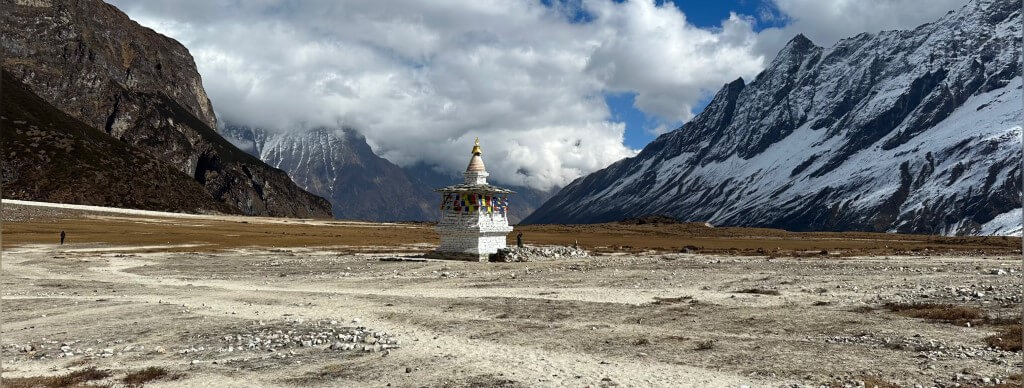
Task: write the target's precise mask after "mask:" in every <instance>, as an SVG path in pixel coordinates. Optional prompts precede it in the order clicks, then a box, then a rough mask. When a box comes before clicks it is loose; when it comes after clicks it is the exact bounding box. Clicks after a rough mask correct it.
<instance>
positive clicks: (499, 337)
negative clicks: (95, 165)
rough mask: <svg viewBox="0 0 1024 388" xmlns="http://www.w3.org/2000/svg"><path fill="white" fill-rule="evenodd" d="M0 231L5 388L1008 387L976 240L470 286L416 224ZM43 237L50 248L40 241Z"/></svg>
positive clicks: (10, 217)
mask: <svg viewBox="0 0 1024 388" xmlns="http://www.w3.org/2000/svg"><path fill="white" fill-rule="evenodd" d="M4 217H5V221H6V222H5V223H4V226H3V228H4V231H3V240H4V241H3V244H4V248H5V249H4V255H3V262H2V306H0V307H2V310H3V318H2V319H3V322H2V323H3V325H2V335H0V339H2V344H0V346H2V350H0V355H2V359H3V372H2V373H3V379H4V383H5V384H4V385H7V384H11V385H13V384H18V383H25V382H28V381H38V379H41V378H43V377H42V376H55V375H65V374H67V373H69V372H71V371H75V370H83V369H86V368H90V367H95V368H96V369H97V370H99V371H105V373H102V374H101V375H98V376H95V378H97V380H96V381H94V382H95V383H113V384H114V385H115V386H118V385H123V384H126V383H127V382H130V381H138V380H123V379H124V378H125V377H126V376H128V375H129V374H130V373H133V372H138V371H142V370H144V369H145V368H148V367H156V368H157V369H152V370H151V371H154V370H159V371H160V372H161V373H151V374H152V375H154V379H153V380H152V381H151V382H149V383H147V384H146V386H153V387H158V386H253V385H256V386H376V387H383V386H389V385H390V386H453V387H460V386H465V387H469V386H473V387H476V386H484V387H533V386H672V387H678V386H701V387H703V386H732V387H737V386H742V385H747V386H789V385H803V384H812V385H814V386H818V385H822V384H825V385H830V386H842V385H843V384H844V383H846V384H856V383H857V382H858V381H867V382H868V383H869V384H870V383H874V384H885V383H891V384H898V385H900V386H903V385H910V386H913V384H922V385H924V386H931V385H940V386H953V385H954V384H962V385H964V386H974V385H995V384H997V382H998V383H1002V384H1019V381H1016V380H1012V379H1011V380H1010V381H1009V383H1008V382H1007V380H1008V378H1010V377H1012V376H1014V375H1016V373H1018V371H1019V370H1020V369H1021V368H1022V366H1024V364H1022V360H1021V353H1020V351H1010V350H1002V349H1000V347H1005V348H1012V344H1011V343H1012V342H1013V341H1012V339H1013V338H1012V337H1011V335H1008V334H1005V333H1007V332H1008V331H1009V330H1012V329H1013V328H1014V326H1013V323H1012V322H1013V320H1014V317H1019V310H1018V309H1017V308H1016V306H1019V304H1020V303H1021V302H1022V298H1024V296H1022V290H1021V288H1020V287H1019V284H1020V282H1021V280H1022V279H1021V272H1020V270H1019V269H1020V261H1019V254H1015V253H1013V252H1012V250H1013V248H1011V246H1010V245H1005V244H1003V243H1001V242H1000V241H1002V240H999V239H998V238H996V239H991V240H984V239H982V240H970V241H972V242H969V243H968V242H961V243H963V244H968V245H970V248H969V249H967V248H965V249H962V251H964V252H952V253H949V252H936V251H937V250H940V249H939V248H938V247H939V246H943V247H944V248H943V249H946V248H948V247H945V246H944V245H942V244H954V243H953V242H951V241H945V240H943V241H934V240H928V239H924V238H922V240H921V241H932V242H931V243H930V244H932V245H926V246H918V247H915V248H912V249H916V250H915V251H909V252H908V253H907V254H903V255H885V254H878V255H863V254H859V253H858V252H860V251H858V250H856V249H853V248H848V249H846V250H845V251H843V250H841V249H838V248H836V247H834V246H832V247H825V248H822V249H832V250H833V251H837V250H838V252H839V254H838V255H837V254H835V252H833V254H814V255H811V254H807V253H806V252H804V253H802V252H803V251H800V250H790V251H780V252H775V253H771V254H757V253H756V252H748V251H747V248H744V249H741V250H740V251H739V253H738V254H725V252H713V253H677V252H671V251H669V250H667V249H663V250H657V249H642V250H641V249H636V248H635V246H631V247H628V248H623V249H622V250H621V251H617V250H616V249H615V248H614V246H613V245H616V244H606V245H602V247H597V246H591V248H592V249H593V250H595V251H598V252H603V253H596V254H595V256H594V257H590V258H585V259H571V260H560V261H544V262H529V263H489V264H487V263H465V262H445V261H426V260H419V259H415V258H414V257H415V256H416V254H417V253H420V252H423V251H426V250H429V249H431V246H430V245H429V239H430V238H432V235H431V233H432V232H431V231H430V228H429V226H425V225H417V224H365V223H346V222H342V221H309V222H306V221H296V220H292V221H288V222H290V223H294V225H289V224H283V223H284V222H285V221H284V220H272V221H271V220H269V219H246V218H238V219H235V218H230V219H217V218H216V217H207V218H197V219H192V218H177V219H174V218H166V217H153V216H148V215H147V216H143V215H126V214H120V215H117V214H100V213H92V212H88V211H71V210H68V209H62V210H54V209H42V208H38V207H28V206H26V207H22V208H15V207H13V206H10V205H8V207H7V208H6V209H5V215H4ZM47 225H49V226H47ZM281 225H284V226H285V227H286V228H287V230H286V231H282V230H281V229H279V227H280V226H281ZM356 228H363V229H360V230H363V231H364V232H363V236H362V237H353V236H354V235H357V234H358V233H355V232H352V231H353V230H355V229H356ZM531 228H539V227H531ZM558 228H570V227H550V228H549V229H550V230H551V231H549V232H543V231H542V230H541V229H533V231H532V232H531V235H533V236H536V237H537V238H538V240H540V239H541V237H542V236H548V237H544V238H551V239H554V238H555V237H551V236H559V234H558V233H561V232H558ZM61 229H66V230H68V237H69V243H68V244H66V245H63V246H61V245H57V244H55V243H54V242H46V241H43V240H44V239H45V238H51V237H53V236H56V234H55V233H57V232H54V231H58V230H61ZM626 229H627V230H632V229H629V228H626ZM272 231H276V233H278V234H275V233H271V232H272ZM262 232H267V233H262ZM132 233H150V234H132ZM280 233H283V234H284V236H285V237H281V234H280ZM378 233H379V236H391V237H390V239H387V240H381V238H380V237H379V236H378V237H374V236H376V234H378ZM545 233H548V234H545ZM595 233H596V232H593V231H591V232H590V233H589V234H588V233H585V232H577V233H576V239H577V240H579V241H580V244H581V245H583V243H584V240H587V241H590V240H592V239H598V237H594V236H595ZM608 233H610V232H608ZM623 233H625V232H623ZM623 233H620V234H619V235H622V234H623ZM204 234H205V235H206V236H205V237H202V236H201V235H204ZM762 234H763V233H762ZM213 235H217V236H213ZM259 235H262V238H260V237H261V236H259ZM334 235H337V236H334ZM188 236H191V237H188ZM232 236H235V237H232ZM243 236H244V240H242V241H244V242H245V243H244V244H243V243H237V241H238V240H237V239H238V238H241V237H243ZM330 236H334V237H330ZM567 236H568V235H567ZM883 236H884V235H883ZM609 238H610V237H609ZM616 238H619V237H616ZM758 238H762V239H766V240H765V241H768V240H767V237H765V236H761V237H758ZM879 238H881V237H879ZM891 238H892V239H893V240H899V239H903V238H904V237H902V236H891ZM641 240H642V239H641ZM736 240H741V239H736ZM755 240H756V239H755ZM811 240H813V239H811ZM325 241H330V243H326V242H325ZM381 241H384V243H381ZM624 241H625V240H624ZM659 241H660V240H659ZM665 241H668V240H665ZM687 241H689V240H687ZM708 241H711V240H708ZM716 241H718V240H716ZM821 241H825V240H821ZM915 241H916V240H915ZM1016 241H1017V244H1018V245H1017V248H1019V239H1018V240H1016ZM719 242H721V241H719ZM747 243H748V242H741V244H738V245H743V246H746V245H748V244H747ZM666 244H667V243H666ZM722 244H725V243H722ZM779 244H781V245H782V246H785V244H786V243H785V242H784V241H783V242H779ZM779 244H777V245H779ZM836 244H839V243H836ZM874 244H875V245H879V244H880V243H879V242H878V241H874ZM922 244H923V243H922ZM971 244H973V245H971ZM1001 244H1002V245H1001ZM303 245H305V246H303ZM634 245H639V244H634ZM708 245H709V246H710V243H708ZM882 245H884V244H882ZM986 246H987V247H989V248H986ZM928 247H931V248H928ZM998 247H1002V248H998ZM997 248H998V249H997ZM711 249H712V248H711V247H708V248H706V250H711ZM722 249H725V248H722ZM749 249H761V250H762V251H764V250H765V248H764V247H760V246H758V247H750V248H749ZM780 249H782V248H781V247H780ZM794 249H795V248H794ZM865 249H866V248H865ZM968 251H969V252H968ZM971 252H975V253H971ZM911 253H913V254H914V255H911ZM914 303H917V304H916V305H914ZM1018 325H1019V324H1018ZM1017 330H1019V326H1017ZM285 335H288V338H285ZM1016 336H1017V337H1016V338H1017V345H1016V346H1017V348H1018V349H1019V346H1020V345H1019V339H1020V338H1019V337H1020V334H1019V331H1018V332H1017V334H1016ZM1003 337H1006V338H1003ZM353 341H357V342H353ZM993 344H994V345H996V347H993ZM346 345H355V346H346ZM332 348H334V349H332ZM350 348H351V349H350ZM104 375H105V377H101V376H104ZM140 375H141V374H139V373H135V374H133V375H132V376H136V378H137V377H138V376H140ZM161 375H162V376H161ZM1016 376H1019V375H1016ZM82 378H83V379H84V378H85V377H82ZM32 379H36V380H32ZM883 386H884V385H883ZM1004 386H1010V385H1004ZM1018 386H1019V385H1018Z"/></svg>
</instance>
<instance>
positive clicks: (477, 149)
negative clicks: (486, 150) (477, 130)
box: [473, 137, 483, 155]
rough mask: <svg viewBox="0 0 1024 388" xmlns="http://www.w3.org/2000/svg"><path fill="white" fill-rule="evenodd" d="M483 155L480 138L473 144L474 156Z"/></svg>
mask: <svg viewBox="0 0 1024 388" xmlns="http://www.w3.org/2000/svg"><path fill="white" fill-rule="evenodd" d="M482 153H483V152H481V151H480V138H479V137H478V138H476V141H475V142H474V143H473V155H480V154H482Z"/></svg>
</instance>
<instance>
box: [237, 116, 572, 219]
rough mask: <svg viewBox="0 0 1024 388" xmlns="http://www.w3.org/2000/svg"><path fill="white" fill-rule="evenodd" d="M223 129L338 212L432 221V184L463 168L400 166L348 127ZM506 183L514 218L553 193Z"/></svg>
mask: <svg viewBox="0 0 1024 388" xmlns="http://www.w3.org/2000/svg"><path fill="white" fill-rule="evenodd" d="M222 133H223V134H224V136H225V137H226V138H227V139H229V140H230V141H231V142H232V143H234V144H235V145H236V146H238V147H239V148H240V149H242V150H245V151H246V152H249V153H250V154H252V155H254V156H256V157H258V158H260V160H263V161H264V162H266V163H268V164H270V165H271V166H274V167H276V168H280V169H282V170H284V171H287V172H288V174H289V175H290V176H291V177H292V179H293V180H294V181H295V182H296V183H297V184H298V185H299V186H300V187H302V188H304V189H306V190H308V191H309V192H311V193H314V194H317V195H320V196H322V197H324V198H327V199H328V200H329V201H331V203H332V204H333V208H334V215H335V217H337V218H345V219H359V220H369V221H437V219H438V217H439V216H440V211H439V209H438V201H439V200H440V199H439V198H440V197H439V194H437V193H436V192H434V189H435V188H439V187H443V186H447V185H450V184H453V183H455V182H458V181H460V180H461V179H462V178H461V176H460V175H459V174H461V173H462V170H464V169H465V167H463V168H462V169H454V170H452V171H451V174H444V173H440V172H438V171H437V169H435V168H434V167H433V166H428V165H424V164H417V165H414V166H409V167H400V166H398V165H395V164H393V163H391V162H390V161H388V160H387V159H384V158H382V157H380V156H378V155H377V154H375V153H374V152H373V150H372V149H371V147H370V145H369V144H367V142H366V138H365V137H363V136H362V135H361V134H359V133H358V132H356V131H355V130H353V129H348V128H343V129H331V128H322V127H319V128H312V129H306V130H267V129H262V128H252V127H247V126H243V125H233V124H227V125H225V127H224V128H223V129H222ZM466 151H467V152H466V161H467V162H468V161H469V152H468V151H469V148H467V149H466ZM510 188H511V189H512V190H514V191H516V194H514V195H512V196H511V197H510V199H509V201H510V203H511V206H510V209H511V210H510V217H509V218H510V219H511V220H512V221H513V222H515V221H518V220H520V219H522V218H523V217H526V216H527V215H528V214H529V213H530V212H532V211H533V210H534V209H536V207H537V206H540V204H541V203H542V202H543V201H544V200H545V199H547V198H548V197H550V195H551V194H552V193H551V192H542V191H539V190H535V189H531V188H528V187H523V186H512V187H510Z"/></svg>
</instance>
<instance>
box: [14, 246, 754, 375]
mask: <svg viewBox="0 0 1024 388" xmlns="http://www.w3.org/2000/svg"><path fill="white" fill-rule="evenodd" d="M48 248H51V249H48ZM138 248H139V249H143V248H144V249H154V248H161V247H158V246H149V247H138ZM166 248H172V247H166ZM131 251H132V249H119V247H103V248H101V247H90V248H72V249H67V248H60V247H53V246H46V245H32V246H26V247H21V248H16V249H12V250H9V251H8V252H7V255H8V256H7V257H8V259H7V260H5V262H4V272H5V278H8V279H10V278H14V279H20V281H21V282H25V281H30V282H36V281H60V280H67V281H77V282H83V281H84V282H95V283H101V284H104V285H105V286H107V287H114V288H117V287H118V286H124V287H127V288H139V287H142V288H144V289H145V293H135V292H133V293H131V294H130V295H120V296H114V295H101V296H104V297H109V298H111V299H113V300H116V301H118V302H127V303H145V304H152V303H163V304H171V305H180V306H182V307H185V308H189V309H192V311H193V312H194V313H196V314H199V315H204V316H207V317H209V318H211V319H217V318H221V317H223V316H225V315H226V314H230V315H231V317H232V318H235V319H237V318H243V319H249V320H260V319H267V318H268V317H279V316H290V317H296V318H298V317H302V318H304V319H309V320H313V319H330V318H332V317H333V318H335V319H337V318H338V317H339V314H338V312H339V311H344V314H343V315H344V317H345V319H351V317H358V319H359V320H360V324H361V325H365V326H367V327H372V328H374V329H375V330H383V331H387V332H389V333H393V335H396V336H398V337H399V338H403V339H406V341H407V342H406V343H405V344H404V345H403V347H402V348H401V349H400V350H399V351H396V352H394V353H392V354H390V355H388V357H383V358H380V360H379V361H377V362H376V363H377V364H378V365H377V366H376V367H379V368H381V370H382V372H383V371H386V370H388V369H393V370H399V369H403V368H401V366H402V365H417V364H418V363H419V362H420V360H422V359H430V358H437V357H439V356H440V357H443V358H445V359H446V360H445V364H449V365H450V366H449V368H450V367H456V368H464V369H467V370H466V371H465V372H470V373H471V374H473V375H482V376H505V378H507V379H508V380H509V381H516V382H522V383H523V384H525V385H530V386H580V385H601V384H602V383H605V384H607V383H608V382H609V381H611V382H616V381H617V382H620V383H622V382H629V383H628V385H641V386H739V385H744V384H745V385H750V384H755V385H759V384H758V383H760V384H764V383H766V381H765V380H762V379H750V378H748V377H743V376H740V375H738V374H736V373H729V372H723V371H714V370H709V369H705V368H697V367H688V366H682V365H674V364H671V363H665V362H658V361H636V360H632V359H630V358H624V357H615V356H614V355H604V356H601V357H596V356H594V355H590V354H586V353H577V352H560V351H554V350H550V349H543V348H541V347H538V346H530V345H526V346H523V345H513V344H503V343H499V342H494V341H488V340H480V339H467V338H465V337H462V336H459V335H451V334H446V333H443V332H437V331H433V330H430V329H429V328H425V327H423V326H420V325H416V324H415V323H409V322H403V319H401V317H400V316H398V317H397V318H398V319H396V317H393V316H391V315H388V314H380V313H379V311H378V308H379V305H377V304H375V303H368V301H366V300H362V299H359V298H348V297H347V296H367V295H369V296H396V297H404V298H409V299H421V300H422V299H426V300H432V301H437V300H442V301H443V300H445V299H449V298H491V297H514V296H516V295H523V294H527V293H531V294H535V293H537V292H538V290H536V289H517V288H508V289H487V290H466V289H458V288H412V289H392V290H386V289H382V290H366V289H349V288H344V287H339V286H332V285H323V286H318V287H310V286H301V285H293V286H265V285H260V284H258V282H252V281H227V280H206V281H203V280H183V279H178V278H174V277H160V276H147V275H139V274H135V273H130V272H126V270H130V269H138V268H141V267H144V266H146V265H148V264H152V263H153V262H154V261H156V262H158V261H160V260H173V257H169V254H166V253H148V254H140V255H139V256H138V257H116V256H110V252H131ZM54 254H63V255H66V256H78V257H81V255H85V254H105V255H104V256H101V257H102V258H91V260H94V261H91V264H98V265H96V266H89V267H88V270H87V271H82V272H75V273H55V272H52V271H51V270H50V269H49V268H47V267H48V266H39V265H34V263H38V262H39V261H46V259H45V258H47V257H49V256H52V255H54ZM170 255H173V254H170ZM48 264H53V263H52V262H49V263H48ZM480 291H484V292H480ZM595 291H597V289H579V290H573V291H572V292H571V293H564V292H562V293H559V294H557V295H554V294H553V295H551V296H550V298H558V299H572V300H580V301H590V302H602V303H633V304H639V303H647V302H650V301H651V300H652V299H651V295H652V294H654V295H657V294H658V292H657V291H652V290H643V291H642V292H635V295H631V296H628V297H624V296H623V295H615V296H614V297H610V296H611V295H607V294H606V295H604V297H594V296H597V295H600V294H597V293H596V292H595ZM541 293H543V291H541ZM292 294H294V295H296V298H302V299H303V300H305V299H315V300H317V305H316V306H313V307H310V306H288V305H256V306H254V305H253V304H252V303H251V302H243V301H240V300H241V299H246V300H248V299H249V298H252V297H256V298H258V295H274V296H275V297H276V298H283V299H288V298H289V295H292ZM588 295H589V297H588ZM574 296H575V297H576V298H574ZM339 297H340V298H339ZM529 297H532V298H538V299H545V297H543V296H538V295H530V296H529ZM4 298H5V299H10V300H24V301H31V300H39V299H54V298H66V299H72V300H77V301H82V302H85V301H87V300H90V299H96V298H95V297H85V296H61V297H54V296H45V297H42V298H39V297H33V296H26V295H17V296H5V297H4ZM410 307H412V306H410ZM65 318H66V317H65ZM44 322H46V320H32V321H27V322H26V321H23V322H20V323H22V324H25V323H33V324H35V326H37V327H38V326H40V325H44ZM15 365H17V367H18V368H17V370H18V372H19V373H18V374H35V373H46V369H48V368H50V367H51V366H52V364H50V363H42V364H38V365H36V367H34V368H27V369H24V370H22V369H21V368H22V367H26V366H31V364H28V365H26V364H22V363H18V364H15ZM291 369H292V368H284V370H279V371H274V372H273V373H267V374H265V375H264V374H262V373H261V374H260V375H262V376H261V377H262V378H264V379H265V380H263V382H264V383H267V384H276V383H278V381H276V380H279V379H286V378H288V377H289V376H288V374H289V373H294V370H291ZM307 369H308V368H307ZM315 369H316V368H315V367H314V368H312V369H311V370H315ZM440 369H441V370H435V371H423V370H422V368H421V371H420V372H418V374H417V376H416V377H415V378H412V379H403V378H401V377H404V376H401V374H397V373H396V374H395V376H396V377H399V378H398V379H395V380H390V379H389V380H388V381H389V382H392V383H397V384H398V385H400V386H401V385H415V384H419V383H423V382H429V381H432V380H433V381H434V382H435V383H437V384H440V385H444V384H445V383H446V381H447V380H448V379H449V378H452V377H457V376H458V375H459V373H455V374H454V375H451V374H450V371H446V370H445V369H448V368H440ZM382 374H383V375H388V373H386V372H384V373H382ZM424 375H426V376H424ZM207 378H208V377H207V376H206V375H205V374H204V373H200V374H197V375H194V376H193V377H192V379H193V380H190V381H193V382H197V381H209V380H207ZM602 379H608V380H605V381H603V380H602ZM213 381H217V382H218V383H227V384H231V383H236V384H240V383H242V382H243V380H238V379H223V376H221V378H218V379H217V380H213ZM250 382H251V380H250ZM361 382H362V383H367V384H371V385H374V384H373V383H374V382H373V381H361ZM476 382H482V381H476ZM179 383H184V381H182V382H179ZM324 383H328V382H324ZM485 384H486V383H485ZM502 384H504V383H502ZM499 385H501V384H499Z"/></svg>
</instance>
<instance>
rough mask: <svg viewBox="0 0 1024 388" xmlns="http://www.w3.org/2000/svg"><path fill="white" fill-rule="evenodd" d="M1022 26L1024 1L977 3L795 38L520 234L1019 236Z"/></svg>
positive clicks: (566, 195) (579, 184) (569, 193)
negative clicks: (896, 23)
mask: <svg viewBox="0 0 1024 388" xmlns="http://www.w3.org/2000/svg"><path fill="white" fill-rule="evenodd" d="M1020 24H1021V9H1020V2H1018V1H1014V0H978V1H973V2H971V3H969V4H968V5H966V6H965V7H963V8H962V9H960V10H958V11H956V12H950V13H949V14H947V15H945V16H944V17H943V18H941V19H940V20H938V21H936V22H934V23H930V24H925V25H922V26H920V27H918V28H916V29H914V30H912V31H885V32H882V33H879V34H877V35H872V34H860V35H857V36H855V37H852V38H848V39H845V40H842V41H840V42H838V43H837V44H836V45H835V46H833V47H831V48H822V47H818V46H815V45H814V44H813V43H812V42H810V41H809V40H808V39H807V38H805V37H804V36H802V35H800V36H797V37H795V38H794V39H793V40H791V41H790V42H789V44H788V45H787V46H786V47H785V48H784V49H783V50H782V51H781V52H780V53H779V55H778V56H777V57H776V58H775V59H774V60H773V61H772V62H771V63H770V65H769V66H768V67H767V68H766V69H765V70H764V71H763V72H762V73H761V74H759V75H758V76H757V77H756V79H754V80H753V81H752V82H750V83H749V84H747V83H745V82H744V81H743V80H742V79H740V80H736V81H734V82H732V83H730V84H727V85H725V87H723V88H722V90H720V91H719V92H718V93H717V94H716V96H715V97H714V99H713V100H712V102H711V103H710V104H709V105H708V107H707V108H705V110H704V111H703V112H702V113H701V114H699V115H698V116H697V117H696V118H694V119H693V120H692V121H691V122H689V123H686V124H685V125H683V126H682V127H681V128H679V129H677V130H675V131H672V132H670V133H667V134H664V135H662V136H660V137H658V138H657V139H656V140H655V141H653V142H652V143H651V144H649V145H648V146H647V147H645V148H644V149H643V150H642V151H641V152H640V153H639V154H638V155H637V156H636V157H633V158H627V159H624V160H621V161H619V162H616V163H614V164H612V165H611V166H609V167H608V168H605V169H603V170H601V171H597V172H595V173H593V174H590V175H588V176H586V177H583V178H580V179H577V180H576V181H574V182H573V183H572V184H570V185H568V186H567V187H565V188H564V189H563V190H561V191H560V192H559V193H558V194H557V195H556V196H555V197H554V198H552V199H551V200H549V201H548V202H546V203H545V204H544V205H543V206H542V207H541V208H540V209H538V210H537V211H536V212H534V213H533V214H532V215H531V216H530V217H528V218H527V219H526V220H525V221H524V222H527V223H585V222H603V221H611V220H617V219H622V218H625V217H633V216H640V215H645V214H667V215H671V216H675V217H677V218H680V219H683V220H688V221H710V222H712V223H714V224H722V225H741V226H770V227H779V228H785V229H791V230H866V231H896V232H907V233H941V234H977V233H1010V232H1015V231H1016V232H1018V233H1019V231H1020V217H1019V214H1020V207H1021V203H1020V188H1021V175H1020V174H1021V167H1020V163H1019V161H1020V159H1019V156H1020V149H1021V128H1020V127H1019V126H1018V125H1019V123H1020V122H1021V119H1022V118H1024V115H1022V113H1021V108H1020V107H1021V103H1022V101H1021V77H1020V75H1021V72H1020V67H1019V65H1018V62H1019V58H1020V55H1021V53H1020V44H1021V43H1020V41H1021V30H1020ZM1014 214H1017V215H1018V217H1017V218H1016V221H1015V222H1014V220H1013V215H1014Z"/></svg>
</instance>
